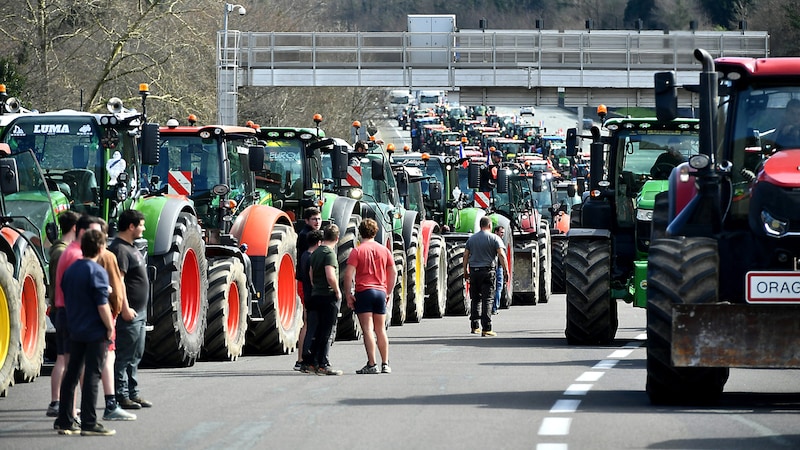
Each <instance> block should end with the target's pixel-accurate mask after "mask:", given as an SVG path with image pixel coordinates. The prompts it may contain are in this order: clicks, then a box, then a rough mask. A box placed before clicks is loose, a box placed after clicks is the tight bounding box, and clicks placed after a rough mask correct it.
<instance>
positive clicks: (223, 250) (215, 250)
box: [206, 244, 257, 295]
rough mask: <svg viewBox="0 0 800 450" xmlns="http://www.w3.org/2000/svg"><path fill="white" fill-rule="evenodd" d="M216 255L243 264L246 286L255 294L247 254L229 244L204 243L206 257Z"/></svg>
mask: <svg viewBox="0 0 800 450" xmlns="http://www.w3.org/2000/svg"><path fill="white" fill-rule="evenodd" d="M218 257H228V258H236V259H238V260H239V261H241V262H242V265H244V274H245V276H246V277H247V288H248V290H250V293H251V294H252V295H255V294H256V292H257V291H256V288H255V285H254V284H253V264H252V263H251V262H250V257H249V256H247V254H246V253H244V252H243V251H242V250H241V249H240V248H238V247H233V246H231V245H208V244H207V245H206V259H208V260H210V259H211V258H218Z"/></svg>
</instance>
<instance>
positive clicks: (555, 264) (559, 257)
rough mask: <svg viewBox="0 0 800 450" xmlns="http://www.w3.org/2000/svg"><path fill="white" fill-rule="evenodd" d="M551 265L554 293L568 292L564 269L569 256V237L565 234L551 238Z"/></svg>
mask: <svg viewBox="0 0 800 450" xmlns="http://www.w3.org/2000/svg"><path fill="white" fill-rule="evenodd" d="M550 257H551V258H552V259H551V261H552V264H551V265H550V268H551V270H550V273H551V281H552V293H553V294H564V293H565V292H567V280H566V278H565V277H566V274H565V272H564V271H565V269H564V259H565V258H566V257H567V238H566V236H564V235H558V236H557V237H555V236H554V237H551V239H550Z"/></svg>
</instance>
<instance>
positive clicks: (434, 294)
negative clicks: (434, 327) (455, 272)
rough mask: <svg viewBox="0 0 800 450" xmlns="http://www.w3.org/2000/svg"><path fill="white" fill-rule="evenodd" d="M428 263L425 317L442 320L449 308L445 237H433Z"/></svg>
mask: <svg viewBox="0 0 800 450" xmlns="http://www.w3.org/2000/svg"><path fill="white" fill-rule="evenodd" d="M430 245H431V246H430V248H429V249H428V261H427V262H426V264H425V292H426V293H427V295H428V297H427V299H426V300H425V317H432V318H435V319H440V318H442V317H443V316H444V313H445V309H446V307H447V252H446V250H445V243H444V237H442V235H440V234H432V235H431V244H430Z"/></svg>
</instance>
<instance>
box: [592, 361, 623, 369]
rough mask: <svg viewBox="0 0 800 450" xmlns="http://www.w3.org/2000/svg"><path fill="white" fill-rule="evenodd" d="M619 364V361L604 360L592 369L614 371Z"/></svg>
mask: <svg viewBox="0 0 800 450" xmlns="http://www.w3.org/2000/svg"><path fill="white" fill-rule="evenodd" d="M617 363H619V360H618V359H604V360H602V361H600V362H599V363H597V364H595V365H594V367H592V369H613V368H614V366H616V365H617Z"/></svg>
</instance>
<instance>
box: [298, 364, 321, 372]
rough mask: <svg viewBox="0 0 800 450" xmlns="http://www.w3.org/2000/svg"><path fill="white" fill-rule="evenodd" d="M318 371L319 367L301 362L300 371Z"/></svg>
mask: <svg viewBox="0 0 800 450" xmlns="http://www.w3.org/2000/svg"><path fill="white" fill-rule="evenodd" d="M316 371H317V368H316V367H314V366H313V365H305V364H301V365H300V372H301V373H315V372H316Z"/></svg>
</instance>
